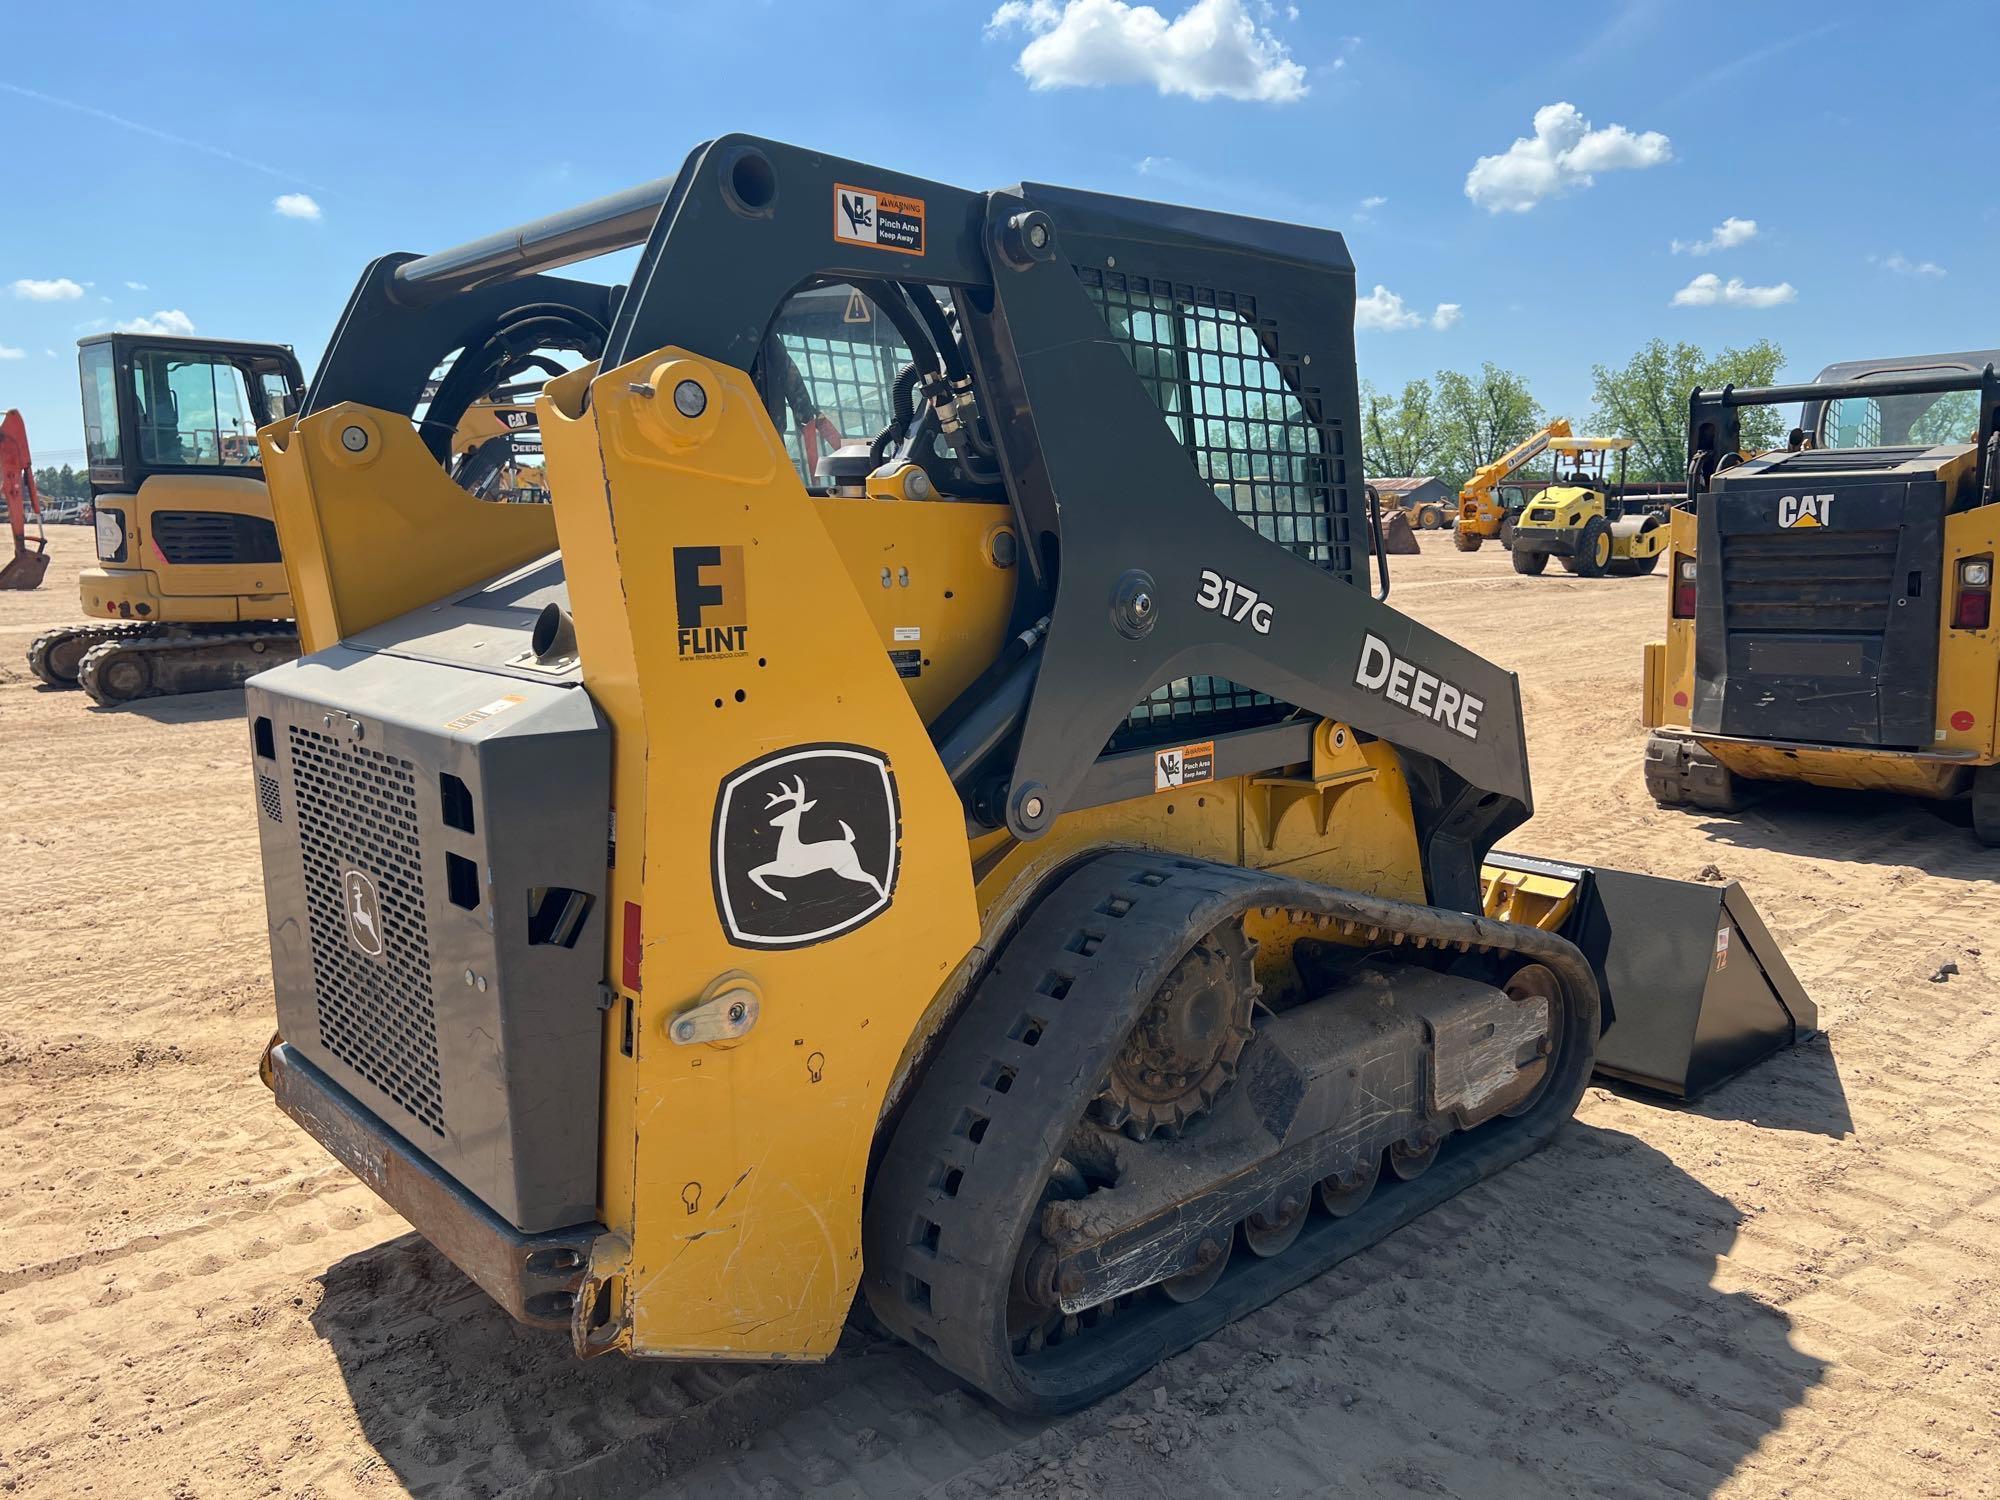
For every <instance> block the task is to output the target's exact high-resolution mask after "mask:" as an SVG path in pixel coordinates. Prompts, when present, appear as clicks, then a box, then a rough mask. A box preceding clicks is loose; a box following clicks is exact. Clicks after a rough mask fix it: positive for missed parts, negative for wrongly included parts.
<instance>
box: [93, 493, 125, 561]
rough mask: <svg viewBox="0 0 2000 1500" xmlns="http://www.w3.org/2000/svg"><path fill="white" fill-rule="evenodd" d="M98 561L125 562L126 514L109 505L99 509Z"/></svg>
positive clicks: (101, 506)
mask: <svg viewBox="0 0 2000 1500" xmlns="http://www.w3.org/2000/svg"><path fill="white" fill-rule="evenodd" d="M97 560H98V561H99V562H123V561H125V512H124V511H122V510H117V509H114V508H113V507H111V506H109V505H100V506H98V507H97Z"/></svg>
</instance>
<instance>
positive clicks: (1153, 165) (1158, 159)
mask: <svg viewBox="0 0 2000 1500" xmlns="http://www.w3.org/2000/svg"><path fill="white" fill-rule="evenodd" d="M1173 164H1174V159H1173V158H1172V157H1171V156H1142V157H1140V158H1139V175H1140V176H1142V177H1143V176H1145V175H1146V174H1148V173H1151V172H1161V171H1165V170H1166V169H1167V168H1168V167H1171V166H1172V165H1173Z"/></svg>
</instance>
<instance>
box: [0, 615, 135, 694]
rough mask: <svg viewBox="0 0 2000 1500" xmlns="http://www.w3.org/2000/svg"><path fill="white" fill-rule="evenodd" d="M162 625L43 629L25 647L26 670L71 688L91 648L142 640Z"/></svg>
mask: <svg viewBox="0 0 2000 1500" xmlns="http://www.w3.org/2000/svg"><path fill="white" fill-rule="evenodd" d="M166 628H167V627H166V626H164V625H152V624H132V625H65V626H64V627H62V629H60V630H46V631H43V632H42V634H40V635H38V636H36V637H35V639H34V642H33V644H31V645H30V646H29V647H28V670H29V671H30V672H33V673H34V674H35V676H36V677H38V678H39V679H40V680H41V681H42V682H43V683H45V684H46V685H47V686H49V687H52V688H73V687H75V686H76V674H77V672H78V670H79V669H80V668H81V667H82V666H83V659H84V657H85V656H87V655H88V654H89V653H90V651H91V649H92V648H93V647H96V646H101V645H103V644H104V643H105V642H107V641H124V640H143V639H145V638H146V637H148V636H154V635H158V634H159V633H160V632H161V631H162V630H165V629H166Z"/></svg>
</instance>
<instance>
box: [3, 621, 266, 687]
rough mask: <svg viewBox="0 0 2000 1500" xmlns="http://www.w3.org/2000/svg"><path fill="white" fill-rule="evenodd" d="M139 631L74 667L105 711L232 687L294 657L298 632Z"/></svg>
mask: <svg viewBox="0 0 2000 1500" xmlns="http://www.w3.org/2000/svg"><path fill="white" fill-rule="evenodd" d="M141 631H142V632H143V633H134V634H131V635H122V634H121V635H117V636H114V637H112V638H111V639H109V640H105V641H101V642H99V643H98V644H96V645H93V646H91V647H90V649H89V650H88V651H86V652H85V653H84V655H83V658H82V660H81V662H80V663H79V664H78V667H77V675H76V681H77V685H78V686H79V687H81V688H82V689H83V690H84V691H85V692H86V693H88V694H90V696H91V698H92V699H94V700H95V701H96V702H97V703H99V704H101V705H103V706H104V707H106V708H115V707H117V706H118V705H119V704H121V703H131V702H134V701H135V700H137V699H140V698H159V697H165V696H168V695H171V694H176V693H209V692H214V691H216V690H217V689H219V688H232V687H237V686H240V685H241V684H242V683H243V681H244V680H245V679H246V678H249V677H251V676H253V675H255V674H256V673H258V672H261V671H263V670H264V669H265V668H266V667H275V666H277V665H278V663H280V662H286V661H290V660H291V659H292V658H293V657H295V656H297V655H298V654H299V635H298V629H297V627H296V626H294V625H293V624H292V622H291V621H289V620H272V621H269V622H259V623H254V624H247V625H151V626H143V627H141ZM31 660H32V653H31Z"/></svg>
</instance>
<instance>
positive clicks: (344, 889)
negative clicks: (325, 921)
mask: <svg viewBox="0 0 2000 1500" xmlns="http://www.w3.org/2000/svg"><path fill="white" fill-rule="evenodd" d="M340 904H341V907H342V909H343V910H344V912H345V913H346V916H347V936H348V940H349V941H350V942H352V943H353V944H354V946H355V947H357V948H359V949H360V950H361V951H362V952H363V953H365V954H367V955H368V956H369V957H370V958H380V957H381V956H382V896H381V893H380V892H379V891H377V890H376V889H375V882H374V881H373V880H371V879H369V877H368V876H367V874H366V873H364V872H363V871H360V870H344V871H342V872H341V876H340Z"/></svg>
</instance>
